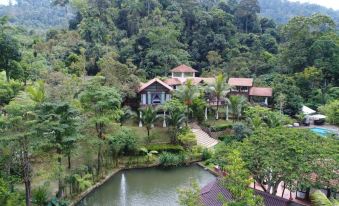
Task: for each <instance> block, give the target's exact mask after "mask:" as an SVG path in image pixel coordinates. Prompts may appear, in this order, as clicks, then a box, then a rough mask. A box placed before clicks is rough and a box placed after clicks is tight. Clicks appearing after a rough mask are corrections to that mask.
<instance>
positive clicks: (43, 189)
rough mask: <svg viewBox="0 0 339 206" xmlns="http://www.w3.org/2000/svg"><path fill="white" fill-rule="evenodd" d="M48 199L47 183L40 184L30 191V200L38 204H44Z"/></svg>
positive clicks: (40, 205) (42, 205)
mask: <svg viewBox="0 0 339 206" xmlns="http://www.w3.org/2000/svg"><path fill="white" fill-rule="evenodd" d="M47 201H48V191H47V185H44V186H40V187H38V188H36V189H34V190H33V192H32V202H33V203H34V204H35V205H38V206H44V205H46V203H47Z"/></svg>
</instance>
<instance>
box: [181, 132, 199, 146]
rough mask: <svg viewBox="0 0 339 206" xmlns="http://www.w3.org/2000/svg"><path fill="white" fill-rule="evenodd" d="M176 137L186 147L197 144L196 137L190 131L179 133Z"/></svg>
mask: <svg viewBox="0 0 339 206" xmlns="http://www.w3.org/2000/svg"><path fill="white" fill-rule="evenodd" d="M178 139H179V141H180V142H181V143H182V144H183V145H184V147H186V148H190V147H193V146H195V145H197V138H196V136H195V134H193V133H192V132H189V133H187V134H184V135H180V136H179V138H178Z"/></svg>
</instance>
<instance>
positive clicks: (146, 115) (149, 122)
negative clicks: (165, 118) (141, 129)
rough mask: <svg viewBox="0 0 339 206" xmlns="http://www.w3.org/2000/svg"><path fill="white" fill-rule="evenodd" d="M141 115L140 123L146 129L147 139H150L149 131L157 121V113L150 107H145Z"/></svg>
mask: <svg viewBox="0 0 339 206" xmlns="http://www.w3.org/2000/svg"><path fill="white" fill-rule="evenodd" d="M141 112H142V115H141V118H140V121H141V122H142V124H143V125H144V126H145V127H146V130H147V137H148V138H149V137H150V131H151V129H152V128H153V127H154V123H155V121H156V120H157V119H158V115H157V111H156V110H154V109H153V108H152V107H151V106H148V107H146V109H144V110H141Z"/></svg>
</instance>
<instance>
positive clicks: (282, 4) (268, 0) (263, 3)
mask: <svg viewBox="0 0 339 206" xmlns="http://www.w3.org/2000/svg"><path fill="white" fill-rule="evenodd" d="M259 3H260V7H261V15H262V16H265V17H269V18H272V19H273V20H274V21H275V22H277V23H278V24H286V23H287V22H288V21H289V20H290V19H292V18H293V17H295V16H311V15H313V14H316V13H321V14H325V15H328V16H330V17H332V19H333V20H334V21H335V22H336V23H337V24H338V22H339V11H337V10H333V9H328V8H325V7H323V6H319V5H316V4H307V3H299V2H290V1H288V0H259Z"/></svg>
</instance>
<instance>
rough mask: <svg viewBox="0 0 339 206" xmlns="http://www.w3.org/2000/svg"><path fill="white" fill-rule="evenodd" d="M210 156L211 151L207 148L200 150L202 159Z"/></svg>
mask: <svg viewBox="0 0 339 206" xmlns="http://www.w3.org/2000/svg"><path fill="white" fill-rule="evenodd" d="M211 157H212V154H211V152H210V151H209V150H208V149H207V148H205V149H204V150H203V151H202V155H201V158H202V160H204V161H205V160H208V159H210V158H211Z"/></svg>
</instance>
